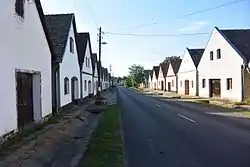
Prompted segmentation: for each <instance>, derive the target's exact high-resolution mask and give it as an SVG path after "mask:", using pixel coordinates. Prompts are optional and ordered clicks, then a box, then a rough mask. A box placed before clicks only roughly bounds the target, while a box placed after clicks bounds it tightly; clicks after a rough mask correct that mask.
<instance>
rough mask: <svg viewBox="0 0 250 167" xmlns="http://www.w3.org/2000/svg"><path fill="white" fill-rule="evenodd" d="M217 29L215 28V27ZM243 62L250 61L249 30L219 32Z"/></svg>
mask: <svg viewBox="0 0 250 167" xmlns="http://www.w3.org/2000/svg"><path fill="white" fill-rule="evenodd" d="M216 28H217V27H216ZM217 30H218V31H220V32H221V34H222V35H223V36H224V37H225V38H226V40H227V41H229V42H230V43H231V44H232V45H233V47H234V48H235V49H236V51H238V52H240V53H239V54H240V55H241V56H242V58H243V59H245V61H249V60H250V29H233V30H219V29H218V28H217Z"/></svg>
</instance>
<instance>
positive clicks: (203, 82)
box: [202, 79, 206, 88]
mask: <svg viewBox="0 0 250 167" xmlns="http://www.w3.org/2000/svg"><path fill="white" fill-rule="evenodd" d="M205 87H206V80H205V79H202V88H205Z"/></svg>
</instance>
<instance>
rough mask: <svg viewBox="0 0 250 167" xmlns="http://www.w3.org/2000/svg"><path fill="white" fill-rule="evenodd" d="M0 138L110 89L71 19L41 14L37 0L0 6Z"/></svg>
mask: <svg viewBox="0 0 250 167" xmlns="http://www.w3.org/2000/svg"><path fill="white" fill-rule="evenodd" d="M0 13H1V14H0V21H1V26H0V34H1V39H0V44H1V45H0V50H1V55H0V57H1V61H0V78H2V79H1V86H0V108H1V111H0V136H3V135H6V134H9V133H13V132H16V131H18V130H19V129H22V128H23V127H24V126H26V125H28V124H30V123H32V122H40V121H42V120H43V119H44V118H45V117H46V116H48V115H51V114H52V112H53V111H54V112H57V111H58V110H59V109H60V108H62V107H64V106H66V105H68V104H70V103H72V102H76V101H82V100H83V99H84V98H86V97H88V96H91V95H92V96H93V95H96V94H97V91H98V89H99V86H98V85H99V84H98V76H100V80H101V85H100V87H101V90H105V89H108V88H109V87H110V85H111V84H110V81H111V75H110V74H109V73H108V70H107V68H104V67H102V64H101V62H100V61H98V59H97V54H96V53H93V52H92V47H91V41H90V35H89V33H86V32H83V33H82V32H78V31H77V28H76V21H75V16H74V14H73V13H72V14H54V15H44V13H43V9H42V6H41V3H40V0H33V1H31V0H25V1H24V0H8V1H3V3H2V4H1V6H0Z"/></svg>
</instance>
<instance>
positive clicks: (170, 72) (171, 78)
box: [166, 64, 177, 92]
mask: <svg viewBox="0 0 250 167" xmlns="http://www.w3.org/2000/svg"><path fill="white" fill-rule="evenodd" d="M168 82H170V83H171V90H170V91H171V92H176V91H177V82H176V76H175V73H174V70H173V68H172V66H171V64H170V65H169V67H168V73H167V77H166V90H167V91H169V89H168ZM172 82H174V85H173V84H172Z"/></svg>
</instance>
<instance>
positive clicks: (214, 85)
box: [209, 79, 221, 97]
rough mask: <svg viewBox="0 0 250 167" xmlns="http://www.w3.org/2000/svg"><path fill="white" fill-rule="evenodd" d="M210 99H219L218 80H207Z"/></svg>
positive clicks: (219, 87)
mask: <svg viewBox="0 0 250 167" xmlns="http://www.w3.org/2000/svg"><path fill="white" fill-rule="evenodd" d="M209 87H210V92H209V96H210V97H221V82H220V79H210V80H209Z"/></svg>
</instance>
